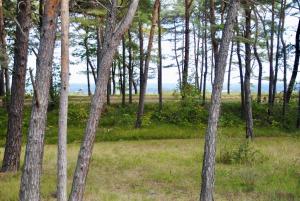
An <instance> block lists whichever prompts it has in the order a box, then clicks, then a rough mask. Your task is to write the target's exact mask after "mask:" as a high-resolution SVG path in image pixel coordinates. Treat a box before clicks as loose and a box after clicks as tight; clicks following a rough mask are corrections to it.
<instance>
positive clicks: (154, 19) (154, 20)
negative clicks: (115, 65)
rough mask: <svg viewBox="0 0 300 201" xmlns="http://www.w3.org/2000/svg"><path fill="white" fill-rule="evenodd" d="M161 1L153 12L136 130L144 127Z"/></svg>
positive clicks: (155, 4) (156, 1) (156, 4)
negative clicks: (154, 40)
mask: <svg viewBox="0 0 300 201" xmlns="http://www.w3.org/2000/svg"><path fill="white" fill-rule="evenodd" d="M159 1H160V0H155V3H154V7H153V11H152V22H151V29H150V35H149V41H148V48H147V55H146V59H145V68H144V73H143V87H142V88H141V93H140V97H139V106H138V112H137V115H136V122H135V128H140V127H141V126H142V118H143V115H144V105H145V95H146V89H147V79H148V70H149V64H150V59H151V50H152V46H153V38H154V32H155V28H156V26H157V20H158V7H159Z"/></svg>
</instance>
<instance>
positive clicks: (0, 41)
mask: <svg viewBox="0 0 300 201" xmlns="http://www.w3.org/2000/svg"><path fill="white" fill-rule="evenodd" d="M2 4H3V3H2V0H0V55H2V58H0V63H1V69H2V70H3V72H4V78H5V99H3V100H4V104H3V106H5V107H6V109H7V110H9V108H8V107H9V97H10V82H9V73H8V54H7V49H6V39H5V37H6V33H5V27H4V16H3V6H2ZM21 7H24V5H22V6H21ZM25 7H26V6H25ZM20 9H21V8H20ZM23 14H24V13H23ZM19 15H22V14H19Z"/></svg>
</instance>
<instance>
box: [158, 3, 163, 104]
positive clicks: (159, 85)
mask: <svg viewBox="0 0 300 201" xmlns="http://www.w3.org/2000/svg"><path fill="white" fill-rule="evenodd" d="M160 11H161V2H159V6H158V79H157V82H158V83H157V86H158V87H157V88H158V96H159V98H158V102H159V109H160V110H162V106H163V104H162V95H163V94H162V52H161V51H162V47H161V37H162V36H161V13H160Z"/></svg>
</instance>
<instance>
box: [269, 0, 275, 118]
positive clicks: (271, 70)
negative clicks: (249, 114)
mask: <svg viewBox="0 0 300 201" xmlns="http://www.w3.org/2000/svg"><path fill="white" fill-rule="evenodd" d="M274 24H275V0H272V21H271V39H270V40H271V42H270V55H269V61H270V75H269V76H270V77H269V98H268V105H269V107H268V115H269V116H270V115H271V114H272V111H273V101H272V100H273V96H274V94H273V88H274V85H273V84H274V69H273V53H274V48H273V47H274V31H275V25H274Z"/></svg>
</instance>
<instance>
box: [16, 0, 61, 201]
mask: <svg viewBox="0 0 300 201" xmlns="http://www.w3.org/2000/svg"><path fill="white" fill-rule="evenodd" d="M59 5H60V1H59V0H46V1H45V12H44V16H43V27H42V34H41V41H40V47H39V52H38V63H37V69H36V80H35V85H36V89H37V94H35V97H34V100H33V105H32V111H31V119H30V126H29V131H28V138H27V145H26V152H25V162H24V169H23V172H22V178H21V187H20V201H38V200H40V177H41V171H42V161H43V149H44V135H45V127H46V119H47V108H48V100H49V88H50V76H51V68H52V59H53V51H54V43H55V33H56V22H57V16H58V11H59Z"/></svg>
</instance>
